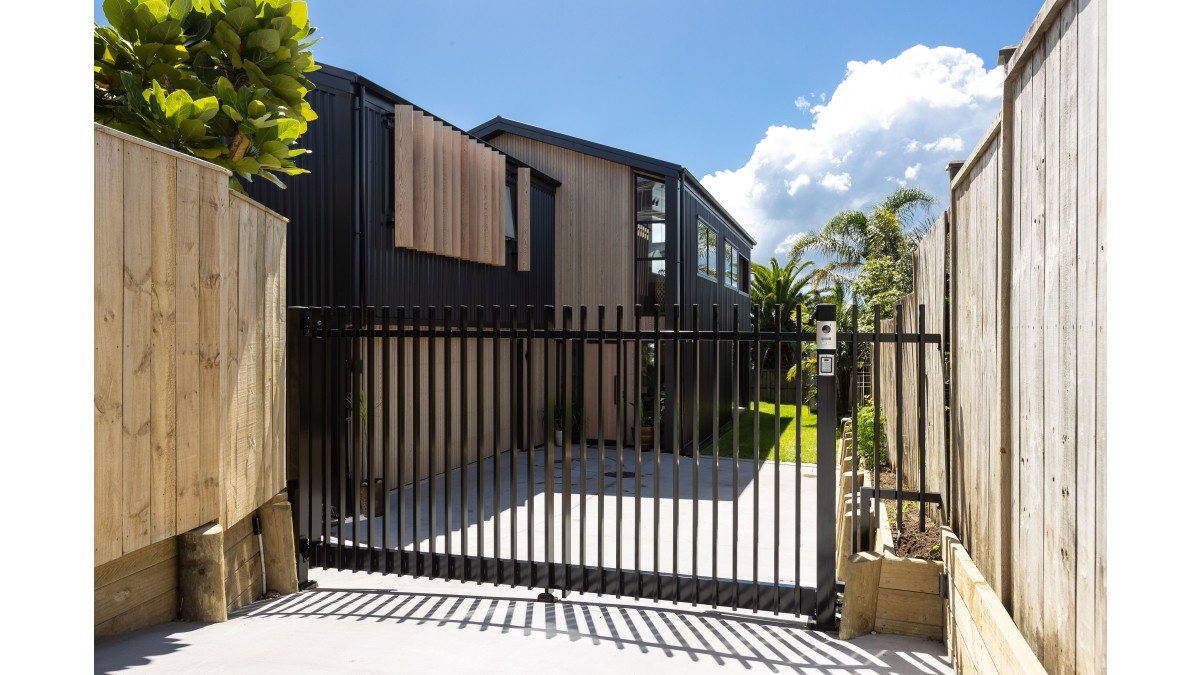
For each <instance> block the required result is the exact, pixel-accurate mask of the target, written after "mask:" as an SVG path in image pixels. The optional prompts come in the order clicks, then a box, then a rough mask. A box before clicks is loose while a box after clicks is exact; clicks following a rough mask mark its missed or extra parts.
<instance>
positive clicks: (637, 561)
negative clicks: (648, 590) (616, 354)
mask: <svg viewBox="0 0 1200 675" xmlns="http://www.w3.org/2000/svg"><path fill="white" fill-rule="evenodd" d="M640 307H641V310H640V311H635V312H634V315H633V329H634V335H635V336H636V338H635V339H634V355H635V358H636V365H637V367H636V368H635V369H634V376H633V378H634V389H635V390H636V392H635V393H636V395H637V397H638V402H639V405H638V407H637V410H638V412H639V413H640V414H639V415H638V420H637V429H638V433H637V434H636V435H635V436H634V437H633V444H634V453H633V454H634V462H635V463H634V467H633V470H634V477H633V570H634V574H635V578H636V579H637V589H636V590H635V591H634V596H635V597H637V598H641V597H642V452H643V451H644V448H643V447H642V431H641V430H642V426H643V425H645V423H646V414H647V411H645V410H643V407H644V406H643V405H642V403H641V402H642V401H644V400H645V399H646V396H645V394H644V393H643V392H642V388H643V387H645V386H646V383H645V382H643V381H642V367H643V366H644V365H645V364H644V359H645V355H644V354H642V317H643V316H645V311H646V307H645V305H641V306H640ZM655 358H656V359H657V358H658V355H657V354H656V355H655ZM655 364H656V365H657V361H655ZM654 406H655V407H657V406H658V401H657V400H656V401H655V402H654Z"/></svg>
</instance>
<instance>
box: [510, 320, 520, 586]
mask: <svg viewBox="0 0 1200 675" xmlns="http://www.w3.org/2000/svg"><path fill="white" fill-rule="evenodd" d="M518 348H519V345H518V344H517V306H516V305H509V306H508V559H509V561H510V562H509V564H510V565H512V569H513V576H512V581H511V582H510V585H514V584H516V565H515V563H514V561H516V559H517V432H518V431H519V430H520V419H518V417H517V408H518V406H517V390H518V387H517V384H518V383H517V377H518V375H519V374H520V373H521V372H522V370H523V369H521V368H519V367H518V361H517V357H518Z"/></svg>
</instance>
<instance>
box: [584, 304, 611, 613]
mask: <svg viewBox="0 0 1200 675" xmlns="http://www.w3.org/2000/svg"><path fill="white" fill-rule="evenodd" d="M599 312H600V313H599V315H598V316H597V317H596V319H597V320H596V328H597V329H598V330H599V331H600V340H599V341H598V342H597V343H596V349H597V353H596V450H597V452H599V453H600V455H599V457H598V466H597V469H596V502H597V509H598V511H599V513H598V514H597V515H598V516H599V518H598V520H597V523H596V567H598V568H600V569H601V570H603V569H604V466H605V464H604V459H605V457H604V421H605V420H604V408H605V401H604V380H605V379H607V378H606V377H605V374H604V305H600V307H599ZM584 475H585V476H586V475H587V474H586V473H585V474H584ZM584 498H585V499H586V498H587V490H584ZM581 562H583V564H585V565H586V564H587V559H586V558H585V559H583V560H582V561H581ZM606 581H607V579H606V578H605V576H604V572H603V571H601V572H600V594H601V595H603V594H604V593H606V592H608V584H606V583H605V582H606Z"/></svg>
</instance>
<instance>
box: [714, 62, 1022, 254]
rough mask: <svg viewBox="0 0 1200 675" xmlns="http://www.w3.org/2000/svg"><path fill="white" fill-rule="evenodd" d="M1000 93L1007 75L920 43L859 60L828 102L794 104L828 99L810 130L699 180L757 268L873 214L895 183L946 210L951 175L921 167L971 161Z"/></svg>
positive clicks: (770, 139) (788, 130) (788, 133)
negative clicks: (824, 231) (842, 220)
mask: <svg viewBox="0 0 1200 675" xmlns="http://www.w3.org/2000/svg"><path fill="white" fill-rule="evenodd" d="M1002 87H1003V72H1002V70H1000V69H999V68H995V69H992V70H987V69H986V68H985V67H984V63H983V60H982V59H980V58H979V57H978V56H976V55H974V54H970V53H968V52H966V51H964V50H962V49H958V48H954V47H933V48H930V47H925V46H923V45H917V46H915V47H912V48H910V49H907V50H905V51H904V52H903V53H901V54H899V55H898V56H896V57H895V58H892V59H888V60H887V61H883V62H880V61H868V62H865V63H863V62H859V61H852V62H850V63H849V64H848V65H847V67H846V75H845V79H843V81H842V82H841V84H840V85H838V87H837V89H836V90H835V91H834V92H833V94H832V95H831V96H829V97H828V99H827V100H826V97H825V96H824V95H823V94H822V95H820V96H814V95H812V94H809V95H808V96H801V97H800V98H799V99H797V107H799V101H800V99H803V100H804V101H805V102H806V103H810V104H811V103H812V102H813V101H815V100H816V99H818V98H819V99H820V100H821V101H822V103H821V104H818V105H810V107H809V108H808V110H809V111H810V112H811V113H812V115H813V121H812V124H811V125H809V126H808V127H806V128H796V127H789V126H783V125H780V126H772V127H770V128H768V129H767V130H766V132H765V134H764V136H763V138H762V139H761V140H760V141H759V142H758V144H757V145H756V146H755V148H754V151H753V153H752V154H751V156H750V158H749V160H748V161H747V162H746V164H745V165H744V166H742V167H741V168H738V169H731V170H725V171H717V172H716V173H713V174H710V175H707V176H705V177H704V178H703V179H702V182H703V183H704V185H705V187H707V188H708V189H709V190H710V191H712V193H713V194H714V195H716V197H717V198H718V199H719V200H720V201H721V203H722V204H723V205H724V206H725V207H726V208H727V209H729V211H730V212H732V213H733V215H734V216H735V217H737V219H738V221H739V222H740V223H741V224H742V225H743V226H744V227H746V228H747V229H748V230H749V231H750V233H751V234H752V235H754V237H755V238H756V239H757V240H758V246H757V247H756V248H755V254H754V257H755V259H756V260H760V261H765V260H766V259H768V258H770V257H771V256H772V255H773V254H776V253H783V252H786V247H785V244H786V242H787V241H788V239H789V238H794V237H793V236H792V235H795V234H797V233H799V232H804V231H809V230H813V229H816V228H819V227H820V226H821V225H822V224H823V223H824V222H825V221H826V220H828V219H829V217H830V216H832V215H833V214H834V213H837V212H838V211H841V210H843V209H857V208H866V207H867V206H869V205H870V204H872V203H874V202H876V201H878V200H879V199H881V198H883V197H884V196H886V195H887V194H888V193H889V192H891V190H893V189H894V188H895V186H896V184H908V183H913V184H914V185H915V186H918V187H922V188H925V189H926V190H929V191H930V192H932V193H933V194H934V195H935V196H938V197H939V199H941V201H942V202H943V206H944V203H945V201H946V196H945V195H946V192H947V185H948V179H947V177H946V175H945V174H943V173H941V172H940V171H924V172H922V171H921V167H929V166H933V167H941V166H945V164H946V162H948V161H949V160H952V159H965V157H963V149H964V148H965V147H968V146H971V145H974V141H975V139H977V138H979V137H980V136H981V135H982V134H983V132H984V131H986V129H987V126H988V124H989V123H990V122H991V121H992V119H993V118H994V117H995V114H996V111H997V110H998V109H999V104H1000V96H1001V93H1002ZM964 139H966V140H965V141H964ZM817 176H822V178H820V179H817V178H816V177H817ZM900 176H903V178H899V177H900ZM812 183H816V185H812ZM818 186H819V187H818ZM821 188H823V189H821Z"/></svg>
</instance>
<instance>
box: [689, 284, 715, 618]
mask: <svg viewBox="0 0 1200 675" xmlns="http://www.w3.org/2000/svg"><path fill="white" fill-rule="evenodd" d="M713 440H716V439H713ZM699 527H700V305H697V304H693V305H692V606H695V605H696V602H697V600H698V599H699V598H700V572H699V571H698V565H699V564H700V537H699V536H698V534H699Z"/></svg>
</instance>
